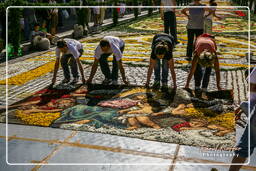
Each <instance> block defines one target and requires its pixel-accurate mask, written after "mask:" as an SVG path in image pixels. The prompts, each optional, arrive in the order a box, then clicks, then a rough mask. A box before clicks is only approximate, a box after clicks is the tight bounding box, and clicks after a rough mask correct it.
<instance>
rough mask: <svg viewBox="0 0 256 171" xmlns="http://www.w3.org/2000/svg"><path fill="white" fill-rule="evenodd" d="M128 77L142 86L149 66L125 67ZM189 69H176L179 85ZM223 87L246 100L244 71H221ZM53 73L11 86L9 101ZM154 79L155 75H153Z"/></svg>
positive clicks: (27, 92) (87, 67)
mask: <svg viewBox="0 0 256 171" xmlns="http://www.w3.org/2000/svg"><path fill="white" fill-rule="evenodd" d="M90 70H91V65H84V71H85V77H86V78H88V77H89V74H90ZM125 70H126V75H127V78H128V80H129V82H130V84H132V85H139V86H142V85H144V84H145V82H146V76H147V67H125ZM187 70H188V69H175V72H176V75H177V78H178V79H177V86H178V87H180V88H183V87H184V85H185V81H186V75H187V74H188V71H187ZM221 78H222V79H221V87H222V88H223V89H234V100H235V101H236V103H240V102H241V101H243V100H246V94H247V86H246V85H247V83H246V81H245V76H244V71H242V70H237V71H225V72H221ZM51 79H52V73H48V74H46V75H44V76H42V77H39V78H37V79H35V80H32V81H29V82H27V83H26V84H24V85H22V86H18V85H14V86H9V93H8V103H9V104H12V103H15V102H17V101H20V100H22V99H24V98H26V97H28V96H30V95H32V94H33V93H34V92H35V91H38V90H40V89H42V88H44V87H46V86H48V85H49V84H50V83H51ZM62 79H63V73H62V72H59V76H58V79H57V84H58V82H60V81H61V80H62ZM103 80H104V76H103V74H102V73H101V71H100V69H99V70H98V71H97V73H96V76H95V78H94V80H93V83H97V84H100V83H101V82H102V81H103ZM152 80H153V75H152ZM118 82H119V83H120V84H122V80H121V78H120V77H119V80H118ZM190 84H191V87H193V81H191V83H190ZM169 85H170V87H171V86H172V79H171V76H170V75H169ZM209 90H216V80H215V73H212V75H211V81H210V84H209ZM5 94H6V92H5V87H4V86H2V87H1V89H0V102H2V103H3V104H4V103H5V96H6V95H5Z"/></svg>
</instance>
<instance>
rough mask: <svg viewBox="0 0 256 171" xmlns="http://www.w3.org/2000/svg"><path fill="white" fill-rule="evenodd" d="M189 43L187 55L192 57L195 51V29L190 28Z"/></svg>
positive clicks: (188, 31)
mask: <svg viewBox="0 0 256 171" xmlns="http://www.w3.org/2000/svg"><path fill="white" fill-rule="evenodd" d="M187 33H188V44H187V57H190V58H191V57H192V53H193V43H194V30H193V29H188V30H187Z"/></svg>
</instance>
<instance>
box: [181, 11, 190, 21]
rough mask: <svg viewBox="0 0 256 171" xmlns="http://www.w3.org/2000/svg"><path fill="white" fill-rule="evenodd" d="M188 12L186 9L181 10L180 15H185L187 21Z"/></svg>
mask: <svg viewBox="0 0 256 171" xmlns="http://www.w3.org/2000/svg"><path fill="white" fill-rule="evenodd" d="M188 10H189V9H188V8H184V9H182V10H181V13H182V14H184V15H185V16H186V17H188V19H189V15H188V13H187V12H188Z"/></svg>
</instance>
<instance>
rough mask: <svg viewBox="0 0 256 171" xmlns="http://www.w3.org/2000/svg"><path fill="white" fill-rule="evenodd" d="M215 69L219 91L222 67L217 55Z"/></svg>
mask: <svg viewBox="0 0 256 171" xmlns="http://www.w3.org/2000/svg"><path fill="white" fill-rule="evenodd" d="M214 69H215V73H216V82H217V88H218V90H221V87H220V65H219V60H218V57H217V54H216V59H215V61H214Z"/></svg>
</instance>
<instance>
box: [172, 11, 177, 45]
mask: <svg viewBox="0 0 256 171" xmlns="http://www.w3.org/2000/svg"><path fill="white" fill-rule="evenodd" d="M170 33H171V35H172V36H173V38H174V42H175V43H178V40H177V23H176V15H175V13H174V12H173V11H170Z"/></svg>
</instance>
